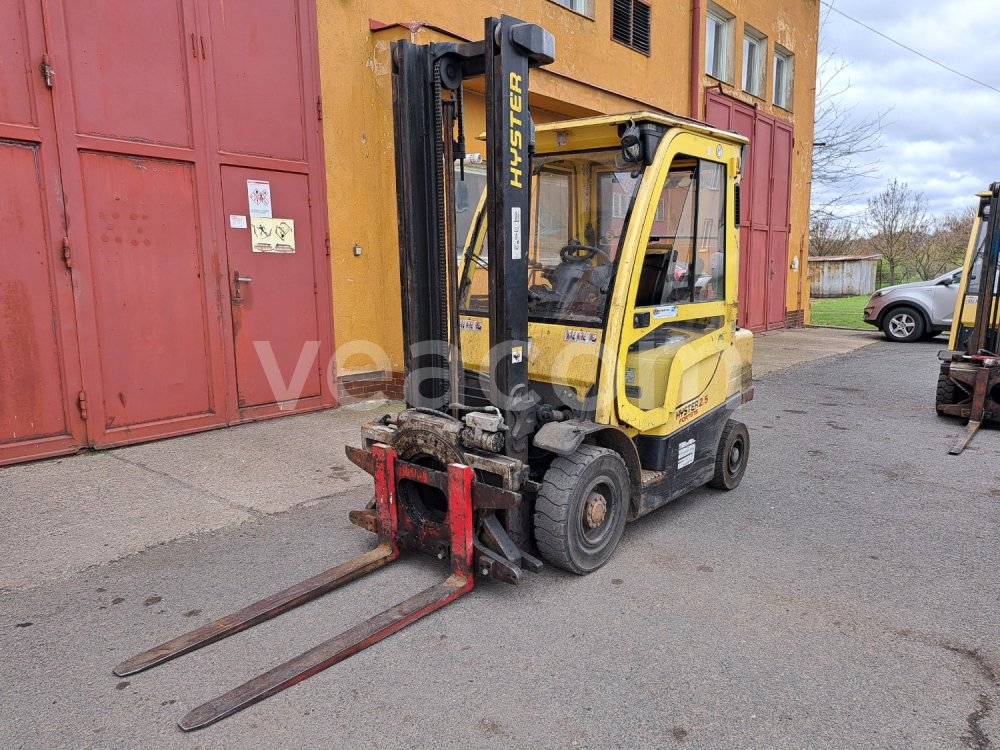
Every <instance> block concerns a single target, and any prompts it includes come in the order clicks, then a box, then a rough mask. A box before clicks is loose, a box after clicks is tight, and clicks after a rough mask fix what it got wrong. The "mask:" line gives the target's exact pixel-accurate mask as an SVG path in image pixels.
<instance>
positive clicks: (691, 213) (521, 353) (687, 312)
mask: <svg viewBox="0 0 1000 750" xmlns="http://www.w3.org/2000/svg"><path fill="white" fill-rule="evenodd" d="M554 54H555V48H554V40H553V38H552V36H551V35H550V34H548V33H547V32H546V31H545V30H543V29H541V28H540V27H538V26H536V25H533V24H527V23H523V22H521V21H518V20H517V19H513V18H510V17H507V16H504V17H503V18H501V19H495V18H490V19H487V20H486V23H485V34H484V38H483V40H482V41H479V42H469V43H463V44H450V43H449V44H441V43H433V44H429V45H415V44H412V43H410V42H408V41H399V42H396V43H395V44H394V45H393V48H392V63H393V101H394V126H395V145H396V176H397V179H396V187H397V210H398V219H399V247H400V269H401V279H400V281H401V288H402V296H403V321H402V323H403V334H404V347H405V349H404V355H405V367H406V372H407V378H406V386H405V390H406V408H405V409H403V411H401V412H400V413H399V414H398V415H396V416H390V415H386V416H385V417H383V418H382V419H379V420H377V421H375V422H372V423H371V424H368V425H366V426H365V427H364V428H363V430H362V438H363V447H361V448H350V447H349V448H348V449H347V454H348V457H349V458H350V460H351V461H353V462H354V463H355V464H357V465H358V466H360V467H362V468H364V469H365V470H367V471H368V472H369V473H371V474H372V475H373V478H374V485H375V498H374V500H372V502H371V503H369V505H368V507H366V508H364V509H361V510H356V511H353V512H352V513H351V520H352V521H353V522H354V523H355V524H357V525H359V526H361V527H362V528H365V529H367V530H369V531H371V532H374V533H375V534H377V536H378V540H379V544H378V546H377V547H376V548H375V549H373V550H372V551H371V552H369V553H367V554H365V555H362V556H361V557H359V558H356V559H354V560H351V561H348V562H346V563H343V564H341V565H338V566H336V567H334V568H331V569H330V570H328V571H326V572H324V573H320V574H319V575H317V576H315V577H314V578H312V579H309V580H308V581H304V582H302V583H300V584H297V585H295V586H293V587H291V588H289V589H286V590H285V591H282V592H279V593H277V594H274V595H273V596H271V597H268V598H267V599H264V600H262V601H260V602H257V603H255V604H251V605H249V606H248V607H246V608H245V609H243V610H241V611H240V612H236V613H234V614H232V615H228V616H226V617H223V618H221V619H219V620H216V621H215V622H212V623H209V624H207V625H205V626H203V627H201V628H199V629H198V630H196V631H193V632H191V633H188V634H186V635H183V636H180V637H179V638H175V639H174V640H172V641H169V642H167V643H164V644H162V645H161V646H158V647H156V648H153V649H151V650H149V651H147V652H145V653H143V654H140V655H138V656H136V657H134V658H132V659H129V660H128V661H126V662H124V663H123V664H120V665H119V666H118V667H116V668H115V670H114V671H115V673H116V674H117V675H120V676H124V675H128V674H133V673H135V672H138V671H142V670H144V669H148V668H150V667H152V666H155V665H157V664H160V663H162V662H164V661H167V660H169V659H172V658H174V657H176V656H179V655H181V654H184V653H187V652H189V651H192V650H194V649H197V648H201V647H202V646H205V645H207V644H209V643H212V642H214V641H217V640H219V639H221V638H225V637H227V636H229V635H232V634H233V633H236V632H239V631H240V630H243V629H245V628H248V627H251V626H253V625H255V624H257V623H259V622H262V621H264V620H267V619H270V618H272V617H275V616H277V615H278V614H281V613H282V612H285V611H287V610H288V609H291V608H292V607H295V606H298V605H299V604H302V603H304V602H306V601H309V600H311V599H313V598H315V597H317V596H319V595H321V594H323V593H325V592H327V591H330V590H331V589H334V588H337V587H339V586H341V585H343V584H345V583H347V582H349V581H352V580H354V579H356V578H358V577H360V576H361V575H364V574H365V573H368V572H371V571H373V570H375V569H377V568H380V567H382V566H384V565H386V564H387V563H389V562H391V561H393V560H395V559H396V558H397V557H398V556H399V555H400V553H401V552H402V551H403V550H413V551H419V552H423V553H426V554H430V555H432V556H435V557H438V558H439V559H442V560H448V564H449V569H450V575H449V577H448V578H447V579H445V580H444V581H443V582H441V583H438V584H436V585H435V586H432V587H430V588H428V589H426V590H425V591H422V592H420V593H418V594H416V595H414V596H413V597H411V598H410V599H408V600H406V601H404V602H401V603H400V604H398V605H396V606H395V607H392V608H391V609H389V610H386V611H385V612H383V613H381V614H379V615H376V616H375V617H374V618H372V619H370V620H368V621H366V622H363V623H361V624H360V625H358V626H356V627H354V628H352V629H350V630H348V631H346V632H344V633H341V634H340V635H337V636H335V637H333V638H331V639H330V640H328V641H326V642H325V643H322V644H320V645H318V646H316V647H315V648H313V649H311V650H309V651H307V652H306V653H304V654H302V655H301V656H299V657H296V658H295V659H292V660H291V661H289V662H286V663H285V664H281V665H279V666H278V667H275V668H274V669H273V670H271V671H270V672H267V673H265V674H263V675H261V676H259V677H257V678H255V679H253V680H251V681H250V682H247V683H245V684H244V685H241V686H239V687H237V688H235V689H234V690H232V691H230V692H229V693H226V694H225V695H222V696H220V697H218V698H215V699H214V700H212V701H209V702H208V703H205V704H203V705H201V706H199V707H197V708H195V709H194V710H192V711H191V712H190V713H189V714H187V715H186V716H185V717H184V718H182V719H181V721H180V726H181V727H182V728H183V729H186V730H188V729H197V728H200V727H203V726H206V725H208V724H211V723H212V722H214V721H217V720H219V719H221V718H223V717H224V716H228V715H230V714H232V713H234V712H236V711H239V710H241V709H242V708H245V707H247V706H249V705H251V704H253V703H255V702H257V701H259V700H262V699H263V698H266V697H268V696H269V695H273V694H274V693H276V692H278V691H280V690H283V689H284V688H286V687H289V686H290V685H293V684H295V683H296V682H299V681H300V680H303V679H305V678H307V677H309V676H310V675H312V674H315V673H316V672H318V671H320V670H322V669H325V668H327V667H329V666H331V665H332V664H335V663H337V662H339V661H341V660H343V659H345V658H347V657H348V656H350V655H352V654H354V653H356V652H357V651H360V650H361V649H364V648H366V647H367V646H369V645H371V644H373V643H376V642H378V641H379V640H381V639H383V638H385V637H387V636H388V635H390V634H392V633H394V632H395V631H396V630H399V629H400V628H402V627H404V626H406V625H407V624H409V623H411V622H413V621H414V620H416V619H418V618H420V617H423V616H424V615H426V614H428V613H430V612H432V611H434V610H436V609H439V608H440V607H443V606H444V605H445V604H447V603H449V602H450V601H453V600H454V599H455V598H457V597H458V596H461V595H462V594H464V593H466V592H468V591H470V590H471V589H472V588H473V586H474V583H475V581H476V580H484V579H489V578H492V579H495V580H500V581H505V582H508V583H519V582H520V581H521V580H522V578H523V576H524V571H530V572H537V571H538V570H540V569H541V567H542V565H543V562H542V561H543V560H544V561H545V562H547V563H550V564H552V565H553V566H555V567H558V568H562V569H564V570H567V571H570V572H572V573H576V574H585V573H589V572H591V571H593V570H595V569H597V568H598V567H600V566H601V565H603V564H604V563H605V562H607V560H608V559H609V558H610V556H611V554H612V552H613V551H614V549H615V547H616V545H617V544H618V542H619V540H620V539H621V536H622V532H623V529H624V526H625V524H626V522H627V521H629V520H632V519H635V518H638V517H640V516H642V515H644V514H646V513H649V512H650V511H652V510H654V509H656V508H658V507H660V506H662V505H663V504H665V503H667V502H669V501H671V500H673V499H675V498H677V497H679V496H681V495H683V494H685V493H686V492H689V491H691V490H693V489H696V488H698V487H701V486H703V485H705V484H709V485H711V486H713V487H717V488H720V489H723V490H731V489H733V488H735V487H736V486H737V485H738V484H739V483H740V480H741V479H742V477H743V474H744V472H745V470H746V467H747V460H748V456H749V435H748V432H747V428H746V426H745V425H744V424H742V423H741V422H739V421H737V420H735V419H734V418H733V417H734V413H735V411H736V410H737V409H738V408H739V406H740V405H741V404H743V403H745V402H746V401H748V400H749V399H750V398H751V397H752V393H753V391H752V387H751V347H752V336H751V334H750V332H749V331H747V330H743V329H740V328H739V326H738V324H737V309H738V303H737V289H738V284H737V270H738V268H739V257H738V256H739V248H738V242H739V221H738V217H739V206H740V175H741V164H742V161H743V158H744V153H745V150H746V146H747V141H746V139H745V138H743V137H742V136H739V135H736V134H734V133H729V132H724V131H721V130H717V129H714V128H711V127H709V126H708V125H705V124H704V123H700V122H697V121H694V120H688V119H685V118H680V117H673V116H667V115H662V114H655V113H650V112H637V113H632V114H626V115H616V116H605V117H593V118H587V119H580V120H573V121H569V122H561V123H554V124H546V125H541V126H538V127H535V126H534V124H533V123H532V120H531V116H530V113H529V111H528V76H529V69H530V67H532V66H536V65H544V64H547V63H550V62H552V60H553V59H554ZM477 76H484V77H485V92H486V103H487V110H486V120H487V127H486V136H485V138H486V151H487V155H486V163H487V186H486V191H485V194H484V196H483V198H482V200H481V201H480V204H479V207H478V210H477V212H476V215H475V217H474V219H473V222H472V226H471V229H470V231H469V235H468V237H466V238H462V239H463V241H462V242H461V243H460V242H459V240H458V238H457V237H456V236H455V235H456V231H455V218H454V217H455V214H454V201H453V196H454V191H455V179H456V178H455V165H456V164H458V165H461V164H462V163H463V159H464V156H465V149H466V144H465V136H464V130H465V129H464V118H463V107H462V102H463V83H464V81H465V80H466V79H469V78H472V77H477ZM459 179H461V175H460V176H459ZM539 558H541V559H539Z"/></svg>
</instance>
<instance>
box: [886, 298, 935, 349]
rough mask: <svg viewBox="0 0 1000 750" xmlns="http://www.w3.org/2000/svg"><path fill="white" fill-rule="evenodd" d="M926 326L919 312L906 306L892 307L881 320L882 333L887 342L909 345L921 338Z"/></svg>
mask: <svg viewBox="0 0 1000 750" xmlns="http://www.w3.org/2000/svg"><path fill="white" fill-rule="evenodd" d="M925 330H927V326H926V324H925V323H924V316H923V315H922V314H921V312H920V311H919V310H917V309H916V308H913V307H907V306H906V305H900V306H899V307H894V308H893V309H891V310H890V311H889V312H887V313H886V314H885V317H884V318H882V333H884V334H885V337H886V338H887V339H889V341H896V342H899V343H909V342H911V341H916V340H917V339H919V338H921V337H923V335H924V331H925Z"/></svg>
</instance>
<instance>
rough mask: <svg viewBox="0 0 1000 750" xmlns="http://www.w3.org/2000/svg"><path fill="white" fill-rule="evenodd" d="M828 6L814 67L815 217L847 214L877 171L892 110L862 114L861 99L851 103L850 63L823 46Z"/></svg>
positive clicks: (827, 11) (812, 215)
mask: <svg viewBox="0 0 1000 750" xmlns="http://www.w3.org/2000/svg"><path fill="white" fill-rule="evenodd" d="M829 15H830V11H829V10H828V9H827V10H826V11H825V12H824V14H823V17H822V19H821V21H820V48H821V50H822V54H821V58H820V62H819V65H818V67H817V69H816V105H815V127H814V132H813V153H812V157H813V164H812V198H811V200H812V205H811V206H810V216H811V218H819V219H822V218H824V217H825V218H843V216H842V213H843V207H844V206H845V205H846V204H850V203H858V202H860V200H861V199H862V198H863V196H864V191H863V189H862V186H863V183H864V181H865V180H866V179H869V178H872V177H875V176H877V174H878V171H879V161H878V159H877V158H876V153H877V152H878V150H879V148H881V145H882V130H883V128H884V126H885V125H886V117H887V116H888V113H889V111H890V110H885V111H882V112H878V113H876V114H873V115H867V116H862V115H861V114H859V112H858V110H857V105H852V104H847V103H846V99H845V96H844V95H845V94H846V93H847V92H848V90H850V88H851V80H850V77H849V75H848V73H847V71H848V67H849V64H848V62H847V61H846V60H844V58H843V57H841V56H840V55H838V54H836V53H835V52H834V51H831V50H828V49H824V48H825V46H826V45H825V44H824V39H823V37H824V33H823V30H824V29H825V27H826V22H827V19H828V17H829Z"/></svg>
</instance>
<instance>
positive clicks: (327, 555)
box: [0, 341, 1000, 750]
mask: <svg viewBox="0 0 1000 750" xmlns="http://www.w3.org/2000/svg"><path fill="white" fill-rule="evenodd" d="M942 345H943V344H942V343H941V342H940V341H936V342H932V343H918V344H910V345H893V344H889V343H886V342H878V343H874V344H872V345H870V346H867V347H865V348H863V349H860V350H857V351H854V352H851V353H847V354H841V355H835V356H831V357H827V358H825V359H822V360H819V361H816V362H813V363H811V364H802V365H798V366H796V367H793V368H791V369H786V370H781V371H777V372H773V373H771V374H770V375H767V376H765V377H763V378H762V379H761V380H759V381H758V382H757V383H756V398H755V400H754V401H753V402H752V403H751V404H749V405H748V406H747V407H745V408H744V409H743V415H744V416H743V418H744V420H745V421H746V422H747V423H748V425H749V426H750V434H751V458H750V465H749V469H748V472H747V475H746V477H745V479H744V481H743V483H742V485H741V486H740V487H739V488H738V489H737V490H735V491H733V492H729V493H724V492H719V491H715V490H709V489H704V490H699V491H697V492H694V493H692V494H691V495H689V496H687V497H686V498H684V499H682V500H679V501H677V502H675V503H673V504H671V505H669V506H667V507H666V508H663V509H661V510H659V511H657V512H655V513H653V514H651V515H650V516H647V517H645V518H643V519H640V520H639V521H638V522H636V523H634V524H632V525H630V526H629V527H628V528H627V529H626V532H625V536H624V539H623V540H622V543H621V546H620V547H619V549H618V551H617V552H616V554H615V555H614V556H613V558H612V559H611V561H610V562H609V563H608V564H607V565H606V566H605V567H603V568H602V569H600V570H599V571H597V572H596V573H593V574H591V575H589V576H586V577H582V578H581V577H576V576H572V575H569V574H564V573H562V572H560V571H556V570H550V569H546V570H545V571H543V572H542V573H541V574H539V575H537V576H529V577H528V580H527V581H526V582H525V584H524V585H522V586H520V587H517V588H514V587H510V586H506V585H504V584H499V583H487V584H483V585H481V586H479V587H478V588H476V589H475V590H474V591H473V592H472V593H470V594H468V595H467V596H465V597H463V598H461V599H459V600H458V601H456V602H455V603H453V604H451V605H449V606H448V607H447V608H445V609H444V610H442V611H440V612H438V613H436V614H434V615H431V616H430V617H428V618H426V619H424V620H421V621H420V622H418V623H416V624H414V625H412V626H410V627H408V628H406V629H405V630H403V631H401V632H400V633H398V634H396V635H394V636H392V637H391V638H389V639H388V640H386V641H384V642H382V643H380V644H377V645H376V646H374V647H372V648H370V649H368V650H367V651H364V652H362V653H360V654H358V655H356V656H354V657H352V658H351V659H349V660H348V661H346V662H344V663H342V664H340V665H337V666H335V667H333V668H331V669H329V670H327V671H325V672H323V673H321V674H319V675H316V676H314V677H312V678H310V679H308V680H306V681H305V682H303V683H301V684H299V685H297V686H295V687H293V688H291V689H289V690H287V691H285V692H283V693H281V694H279V695H277V696H275V697H273V698H270V699H268V700H266V701H264V702H263V703H260V704H258V705H257V706H254V707H252V708H250V709H249V710H247V711H244V712H243V713H241V714H238V715H236V716H233V717H230V718H228V719H226V720H224V721H222V722H220V723H219V724H216V725H214V726H212V727H209V728H208V729H205V730H202V731H199V732H196V733H192V734H184V733H182V732H181V731H180V730H179V729H177V727H176V725H175V722H176V720H177V718H179V717H180V716H181V715H182V714H184V713H185V712H186V711H187V710H188V709H190V708H192V707H194V706H195V705H197V704H199V703H201V702H203V701H204V700H207V699H209V698H211V697H213V696H215V695H217V694H219V693H221V692H224V691H225V690H228V689H229V688H231V687H234V686H235V685H237V684H239V683H241V682H243V681H244V680H246V679H248V678H250V677H252V676H253V675H255V674H257V673H259V672H262V671H264V670H266V669H268V668H270V667H272V666H274V665H276V664H277V663H279V662H281V661H283V660H285V659H287V658H290V657H292V656H294V655H296V654H298V653H300V652H302V651H304V650H306V649H307V648H309V647H311V646H313V645H315V644H317V643H319V642H320V641H322V640H325V639H326V638H328V637H330V636H331V635H334V634H335V633H337V632H339V631H340V630H342V629H345V628H347V627H349V626H350V625H352V624H354V623H356V622H358V621H359V620H361V619H363V618H366V617H369V616H371V615H373V614H375V613H376V612H379V611H381V610H382V609H384V608H386V607H388V606H390V605H392V604H394V603H396V602H398V601H401V600H402V599H403V598H405V597H407V596H408V595H410V594H412V593H414V592H416V591H418V590H420V589H421V588H423V587H424V586H426V585H429V584H430V583H432V582H434V581H436V580H439V579H441V578H443V576H444V575H445V572H444V569H443V568H442V566H441V564H440V563H438V562H436V561H434V560H430V559H423V558H415V557H409V558H406V559H404V560H401V561H399V562H397V563H394V564H393V565H392V566H390V567H389V568H387V569H385V570H382V571H380V572H378V573H375V574H373V575H371V576H369V577H367V578H364V579H362V580H360V581H357V582H355V583H353V584H351V585H349V586H348V587H346V588H345V589H343V590H340V591H337V592H333V593H331V594H328V595H326V596H324V597H322V598H321V599H319V600H317V601H315V602H312V603H310V604H308V605H305V606H303V607H301V608H299V609H297V610H294V611H293V612H290V613H288V614H286V615H283V616H282V617H280V618H278V619H276V620H273V621H271V622H269V623H266V624H263V625H260V626H258V627H256V628H254V629H252V630H250V631H247V632H245V633H241V634H238V635H236V636H234V637H232V638H230V639H228V640H227V641H223V642H221V643H218V644H215V645H213V646H210V647H208V648H206V649H204V650H202V651H200V652H197V653H194V654H190V655H188V656H185V657H182V658H180V659H178V660H176V661H174V662H171V663H168V664H166V665H163V666H161V667H158V668H156V669H154V670H152V671H151V672H148V673H144V674H139V675H135V676H133V677H129V678H126V679H119V678H116V677H114V676H113V675H112V674H111V668H112V666H114V665H115V664H116V663H118V662H119V661H121V660H122V659H124V658H126V657H128V656H131V655H133V654H134V653H136V652H138V651H140V650H142V649H144V648H147V647H149V646H152V645H155V644H156V643H159V642H160V641H162V640H164V639H166V638H167V637H170V636H173V635H176V634H178V633H180V632H182V631H184V630H186V629H190V628H193V627H195V626H197V625H200V624H202V623H204V622H207V621H209V620H211V619H213V618H215V617H218V616H220V615H223V614H225V613H227V612H229V611H232V610H234V609H237V608H239V607H241V606H243V605H244V604H246V603H248V602H250V601H253V600H255V599H257V598H260V597H261V596H264V595H267V594H269V593H272V592H273V591H275V590H277V589H279V588H281V587H283V586H286V585H288V584H291V583H293V582H295V581H298V580H301V579H303V578H306V577H308V576H310V575H312V574H314V573H316V572H319V571H321V570H324V569H325V568H327V567H329V566H331V565H332V564H334V563H335V562H338V561H341V560H344V559H346V558H348V557H351V556H353V555H356V554H359V553H361V552H363V551H365V550H368V549H370V548H371V547H372V545H373V538H372V537H371V536H370V535H368V534H366V533H365V532H363V531H361V530H360V529H358V528H356V527H354V526H352V525H350V524H349V523H348V521H347V511H348V510H349V509H352V508H355V507H360V505H361V504H363V503H364V502H365V501H366V500H367V497H368V495H367V494H366V493H367V492H368V490H367V488H365V487H363V486H361V485H360V484H357V483H356V482H354V481H353V480H352V481H351V482H350V483H349V484H350V486H349V487H348V488H346V489H340V490H339V491H336V492H334V493H332V494H329V495H325V496H323V497H319V498H317V499H314V500H312V501H310V502H306V503H299V504H292V503H289V504H288V505H287V507H284V508H283V509H279V510H278V512H276V513H248V514H247V515H248V517H247V518H245V519H241V520H240V522H239V523H238V524H231V525H226V526H221V527H219V528H215V529H214V530H213V529H212V528H208V529H202V530H200V531H199V533H194V534H191V535H188V536H185V537H183V538H180V539H176V540H173V541H169V542H166V543H163V544H160V545H158V546H151V547H144V548H143V549H142V550H141V551H139V552H136V553H134V554H128V555H126V556H124V557H121V558H119V559H117V560H114V561H112V562H104V563H100V564H94V565H92V566H90V567H86V568H84V569H82V570H79V571H76V572H63V573H61V574H60V573H52V574H51V575H48V576H46V577H45V578H44V580H39V581H36V582H35V584H34V585H30V586H16V587H14V586H12V587H11V588H10V590H9V591H8V592H7V593H2V594H0V747H2V748H45V749H46V750H48V749H50V748H88V747H93V748H147V747H149V748H187V749H194V748H250V747H272V748H354V747H379V748H395V747H420V748H425V747H456V748H458V747H462V748H468V747H498V748H499V747H503V748H510V747H518V748H520V747H525V748H528V747H531V748H556V747H571V748H575V747H591V748H611V747H625V748H639V747H642V748H645V747H678V748H717V747H725V748H739V747H761V748H786V747H787V748H807V747H808V748H827V747H829V748H842V747H843V748H848V747H850V748H858V747H877V748H938V747H941V748H964V747H976V748H991V747H1000V574H998V571H1000V544H998V538H1000V536H998V533H997V532H998V526H1000V461H998V458H1000V430H983V431H982V432H981V433H980V434H979V435H978V436H977V437H976V438H975V440H974V441H973V443H972V445H971V446H970V447H969V448H968V449H967V450H966V452H965V453H964V454H963V455H961V456H957V457H956V456H949V455H947V448H948V446H949V445H950V443H951V441H952V440H953V438H954V436H955V435H956V434H957V433H958V432H959V430H960V426H959V424H958V423H957V422H954V421H951V420H945V419H941V418H938V417H936V416H935V414H934V410H933V394H934V384H935V378H936V371H937V361H936V359H935V357H934V353H935V351H936V350H937V349H939V348H941V347H942ZM315 450H316V451H317V455H324V456H325V463H324V464H323V465H322V469H323V475H324V476H327V475H332V476H338V475H339V474H338V472H340V473H342V472H343V471H345V467H344V464H346V460H345V459H344V458H343V457H342V453H336V454H334V453H330V454H328V455H327V454H322V451H320V449H318V448H317V449H315ZM251 463H252V462H251ZM295 468H298V467H297V464H296V465H295ZM281 470H282V467H281V465H280V462H278V463H273V462H272V463H270V464H268V473H269V476H270V478H271V480H272V481H274V479H275V477H274V476H273V473H274V472H278V480H279V481H280V472H281ZM206 481H208V480H206ZM295 481H302V479H301V477H299V478H298V479H296V480H295ZM324 486H326V485H324ZM251 491H252V488H248V489H247V492H251ZM219 496H220V497H224V498H227V496H225V494H224V493H221V491H220V495H219ZM238 501H239V497H236V499H235V500H231V499H228V498H227V499H226V503H224V504H223V505H227V504H233V503H236V505H239V503H238ZM185 502H190V501H189V500H185ZM220 502H221V501H220ZM236 505H234V507H233V508H232V510H233V511H234V512H237V513H244V512H245V511H244V510H243V508H242V506H241V505H240V507H236ZM95 512H97V511H96V510H95ZM162 512H163V513H171V512H174V509H173V508H171V507H169V505H165V506H164V508H163V511H162ZM191 512H193V511H183V513H182V515H183V514H189V513H191ZM155 521H156V519H155V518H152V519H151V521H150V522H151V523H153V522H155ZM81 522H84V523H93V522H94V521H93V519H87V518H82V519H81ZM5 554H7V553H5Z"/></svg>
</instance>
